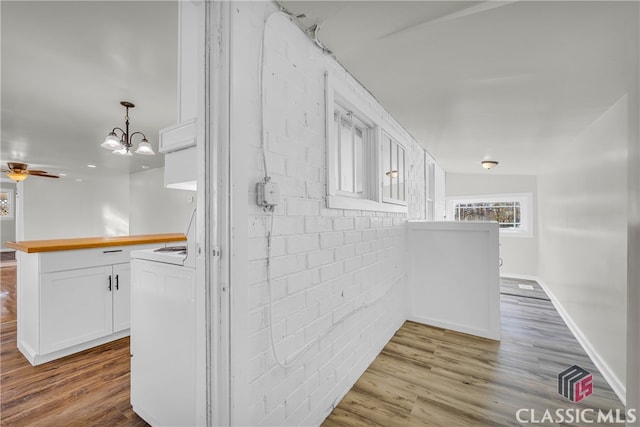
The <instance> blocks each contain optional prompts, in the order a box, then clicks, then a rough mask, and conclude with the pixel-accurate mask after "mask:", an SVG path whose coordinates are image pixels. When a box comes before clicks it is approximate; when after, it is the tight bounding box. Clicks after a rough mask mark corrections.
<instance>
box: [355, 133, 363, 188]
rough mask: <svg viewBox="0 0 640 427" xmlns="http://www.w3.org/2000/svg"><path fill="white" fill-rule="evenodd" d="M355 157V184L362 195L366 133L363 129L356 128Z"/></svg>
mask: <svg viewBox="0 0 640 427" xmlns="http://www.w3.org/2000/svg"><path fill="white" fill-rule="evenodd" d="M354 131H355V132H354V156H355V163H356V167H355V171H356V173H355V182H356V193H358V194H362V185H363V181H364V177H363V173H362V161H363V159H362V156H363V142H364V141H363V139H364V133H363V131H362V129H360V128H358V127H356V128H354Z"/></svg>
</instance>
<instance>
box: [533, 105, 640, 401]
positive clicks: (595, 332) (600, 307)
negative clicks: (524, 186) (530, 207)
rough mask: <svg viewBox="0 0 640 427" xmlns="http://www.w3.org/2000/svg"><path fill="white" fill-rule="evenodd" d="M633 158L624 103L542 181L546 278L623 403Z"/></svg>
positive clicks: (566, 150) (564, 153) (562, 155)
mask: <svg viewBox="0 0 640 427" xmlns="http://www.w3.org/2000/svg"><path fill="white" fill-rule="evenodd" d="M627 151H628V150H627V105H626V98H623V99H622V100H620V101H619V102H618V103H616V104H615V105H614V106H613V107H611V109H609V110H608V111H607V112H605V113H604V114H603V115H602V116H601V117H600V118H599V119H598V120H597V121H596V122H594V123H593V124H592V125H591V126H589V127H588V128H587V129H586V130H585V131H584V133H583V134H582V135H581V137H579V138H577V139H576V140H575V141H567V142H566V144H563V145H562V146H559V147H558V149H557V153H555V154H554V155H553V156H552V158H554V159H555V161H554V164H555V165H557V168H556V169H555V170H552V171H550V172H549V173H546V174H542V175H540V176H539V177H538V200H539V207H538V211H539V215H540V221H539V224H540V244H539V249H540V250H539V276H540V278H541V279H542V282H543V283H544V284H546V286H547V287H548V289H549V290H550V291H551V293H552V295H553V296H554V297H555V299H556V300H557V302H558V303H559V305H560V311H561V312H562V311H565V312H566V315H568V317H567V318H568V319H569V321H570V323H572V324H573V325H570V326H573V327H574V331H576V332H578V336H581V338H582V342H583V344H586V347H587V351H588V352H590V355H591V356H592V358H594V359H595V360H594V362H595V363H596V365H598V367H599V368H600V369H601V371H603V374H604V375H605V377H607V379H608V381H609V383H610V384H611V386H612V388H613V389H614V390H616V391H617V392H618V394H619V395H620V392H622V393H623V390H624V384H625V370H626V366H625V363H626V355H625V352H626V330H627V328H626V311H627V310H626V292H627V157H628V156H627ZM623 394H624V393H623Z"/></svg>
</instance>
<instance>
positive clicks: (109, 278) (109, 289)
mask: <svg viewBox="0 0 640 427" xmlns="http://www.w3.org/2000/svg"><path fill="white" fill-rule="evenodd" d="M109 292H111V275H109Z"/></svg>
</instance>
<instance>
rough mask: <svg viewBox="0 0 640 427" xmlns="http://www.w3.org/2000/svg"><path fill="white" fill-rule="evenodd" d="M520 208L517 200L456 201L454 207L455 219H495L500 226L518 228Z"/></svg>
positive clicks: (519, 225) (519, 224)
mask: <svg viewBox="0 0 640 427" xmlns="http://www.w3.org/2000/svg"><path fill="white" fill-rule="evenodd" d="M520 211H521V209H520V203H519V202H476V203H458V204H457V205H456V206H455V208H454V214H455V218H454V219H455V220H456V221H496V222H498V224H500V228H513V229H518V228H520V227H521V226H522V224H521V223H520V217H521V212H520Z"/></svg>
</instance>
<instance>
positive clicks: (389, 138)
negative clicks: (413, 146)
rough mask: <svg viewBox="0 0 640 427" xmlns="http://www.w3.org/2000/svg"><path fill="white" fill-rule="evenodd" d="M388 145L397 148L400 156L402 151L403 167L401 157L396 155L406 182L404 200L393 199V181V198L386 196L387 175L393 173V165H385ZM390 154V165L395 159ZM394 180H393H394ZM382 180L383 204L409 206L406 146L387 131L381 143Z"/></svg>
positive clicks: (384, 131) (391, 187)
mask: <svg viewBox="0 0 640 427" xmlns="http://www.w3.org/2000/svg"><path fill="white" fill-rule="evenodd" d="M387 143H389V144H392V145H395V146H396V147H397V150H398V151H397V153H398V154H399V150H402V163H403V164H402V166H400V165H399V164H400V157H399V156H398V154H396V162H398V166H397V168H398V170H400V169H402V180H403V182H404V187H403V188H402V190H403V191H402V192H403V195H402V196H403V199H399V198H396V197H393V181H392V183H391V186H390V193H391V196H385V194H384V185H385V181H386V175H387V173H389V172H390V171H391V168H392V167H393V166H392V165H388V166H387V165H384V160H385V156H384V150H385V149H386V148H387ZM391 154H392V153H390V157H389V163H393V157H392V155H391ZM392 179H393V178H392ZM380 180H381V181H382V191H381V194H382V202H383V203H392V204H395V205H402V206H406V205H407V148H406V147H405V145H404V144H402V143H400V142H399V141H398V139H397V138H394V137H393V136H392V135H391V134H390V133H389V132H388V131H387V130H383V131H382V138H381V141H380Z"/></svg>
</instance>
